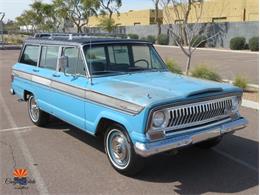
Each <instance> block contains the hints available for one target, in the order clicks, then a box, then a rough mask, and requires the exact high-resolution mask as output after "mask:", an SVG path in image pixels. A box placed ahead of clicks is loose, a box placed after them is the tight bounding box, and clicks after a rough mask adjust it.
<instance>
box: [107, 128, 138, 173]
mask: <svg viewBox="0 0 260 195" xmlns="http://www.w3.org/2000/svg"><path fill="white" fill-rule="evenodd" d="M104 142H105V143H104V146H105V151H106V154H107V157H108V159H109V161H110V163H111V165H112V166H113V168H114V169H115V170H117V171H118V172H120V173H122V174H124V175H128V176H133V175H135V174H137V173H138V172H140V171H141V170H142V168H143V158H142V157H140V156H138V155H137V154H136V153H135V151H134V148H133V144H132V142H131V140H130V139H129V136H128V134H127V132H126V131H125V130H124V128H122V127H121V126H119V125H113V126H112V127H110V128H108V130H107V132H106V134H105V139H104Z"/></svg>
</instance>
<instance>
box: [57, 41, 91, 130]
mask: <svg viewBox="0 0 260 195" xmlns="http://www.w3.org/2000/svg"><path fill="white" fill-rule="evenodd" d="M60 55H64V56H67V57H68V60H69V61H68V67H67V69H66V71H65V74H64V72H62V70H61V69H60V68H59V69H58V70H57V71H56V72H55V73H54V74H53V75H52V89H53V92H54V94H53V95H54V96H53V100H52V104H53V105H54V114H55V115H56V116H57V117H59V118H61V119H63V120H64V121H67V122H69V123H71V124H73V125H75V126H77V127H79V128H81V129H85V109H84V102H85V101H84V99H85V89H86V87H87V84H88V79H87V77H86V68H85V63H84V60H83V58H82V54H81V50H80V49H79V48H78V47H71V46H68V47H61V52H60Z"/></svg>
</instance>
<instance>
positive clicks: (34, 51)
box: [20, 45, 39, 66]
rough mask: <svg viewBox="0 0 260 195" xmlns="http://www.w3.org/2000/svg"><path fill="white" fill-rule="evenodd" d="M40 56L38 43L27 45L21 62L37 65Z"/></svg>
mask: <svg viewBox="0 0 260 195" xmlns="http://www.w3.org/2000/svg"><path fill="white" fill-rule="evenodd" d="M38 58H39V46H38V45H26V46H25V48H24V50H23V53H22V56H21V59H20V63H23V64H27V65H32V66H37V61H38Z"/></svg>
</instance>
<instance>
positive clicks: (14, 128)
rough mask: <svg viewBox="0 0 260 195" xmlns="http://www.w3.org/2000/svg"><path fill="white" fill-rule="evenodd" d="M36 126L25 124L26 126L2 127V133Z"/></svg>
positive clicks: (0, 131)
mask: <svg viewBox="0 0 260 195" xmlns="http://www.w3.org/2000/svg"><path fill="white" fill-rule="evenodd" d="M34 127H35V126H24V127H13V128H8V129H0V133H5V132H10V131H20V130H24V129H28V130H29V129H31V128H34Z"/></svg>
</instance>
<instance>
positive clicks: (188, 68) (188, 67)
mask: <svg viewBox="0 0 260 195" xmlns="http://www.w3.org/2000/svg"><path fill="white" fill-rule="evenodd" d="M190 65H191V55H188V59H187V63H186V70H185V75H187V76H189V72H190Z"/></svg>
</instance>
